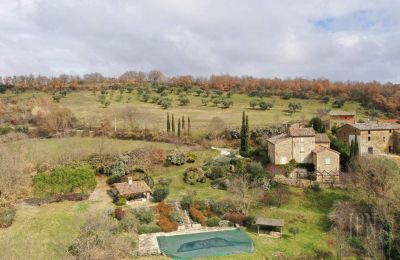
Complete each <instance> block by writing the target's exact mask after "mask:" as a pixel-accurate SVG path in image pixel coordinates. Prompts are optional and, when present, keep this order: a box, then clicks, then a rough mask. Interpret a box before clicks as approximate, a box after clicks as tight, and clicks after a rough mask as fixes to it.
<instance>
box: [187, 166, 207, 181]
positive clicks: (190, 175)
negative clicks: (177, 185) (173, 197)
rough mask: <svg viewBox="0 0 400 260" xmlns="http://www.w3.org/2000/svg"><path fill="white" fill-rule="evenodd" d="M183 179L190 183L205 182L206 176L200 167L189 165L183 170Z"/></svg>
mask: <svg viewBox="0 0 400 260" xmlns="http://www.w3.org/2000/svg"><path fill="white" fill-rule="evenodd" d="M183 181H184V182H185V183H187V184H190V185H194V184H195V183H196V182H202V183H204V182H206V176H205V175H204V171H203V170H202V169H201V168H200V167H190V168H187V169H186V170H185V172H184V174H183Z"/></svg>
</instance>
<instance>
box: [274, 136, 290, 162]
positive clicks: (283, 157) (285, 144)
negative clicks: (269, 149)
mask: <svg viewBox="0 0 400 260" xmlns="http://www.w3.org/2000/svg"><path fill="white" fill-rule="evenodd" d="M292 159H293V157H292V138H291V137H289V138H287V139H285V140H282V141H280V142H279V143H277V144H276V145H275V164H287V163H289V162H290V160H292Z"/></svg>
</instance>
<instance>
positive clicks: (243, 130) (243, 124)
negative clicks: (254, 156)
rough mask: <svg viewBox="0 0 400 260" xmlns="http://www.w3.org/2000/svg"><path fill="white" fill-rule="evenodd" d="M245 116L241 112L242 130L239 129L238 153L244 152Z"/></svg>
mask: <svg viewBox="0 0 400 260" xmlns="http://www.w3.org/2000/svg"><path fill="white" fill-rule="evenodd" d="M245 136H246V114H245V113H244V111H243V115H242V128H241V129H240V151H246V142H245Z"/></svg>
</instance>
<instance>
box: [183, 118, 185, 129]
mask: <svg viewBox="0 0 400 260" xmlns="http://www.w3.org/2000/svg"><path fill="white" fill-rule="evenodd" d="M182 130H185V116H182Z"/></svg>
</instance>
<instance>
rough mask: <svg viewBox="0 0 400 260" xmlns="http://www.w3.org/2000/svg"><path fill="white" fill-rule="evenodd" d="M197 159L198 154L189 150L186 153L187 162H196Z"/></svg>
mask: <svg viewBox="0 0 400 260" xmlns="http://www.w3.org/2000/svg"><path fill="white" fill-rule="evenodd" d="M196 159H197V156H196V155H195V154H194V153H192V152H188V153H187V154H186V162H187V163H194V162H195V161H196Z"/></svg>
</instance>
